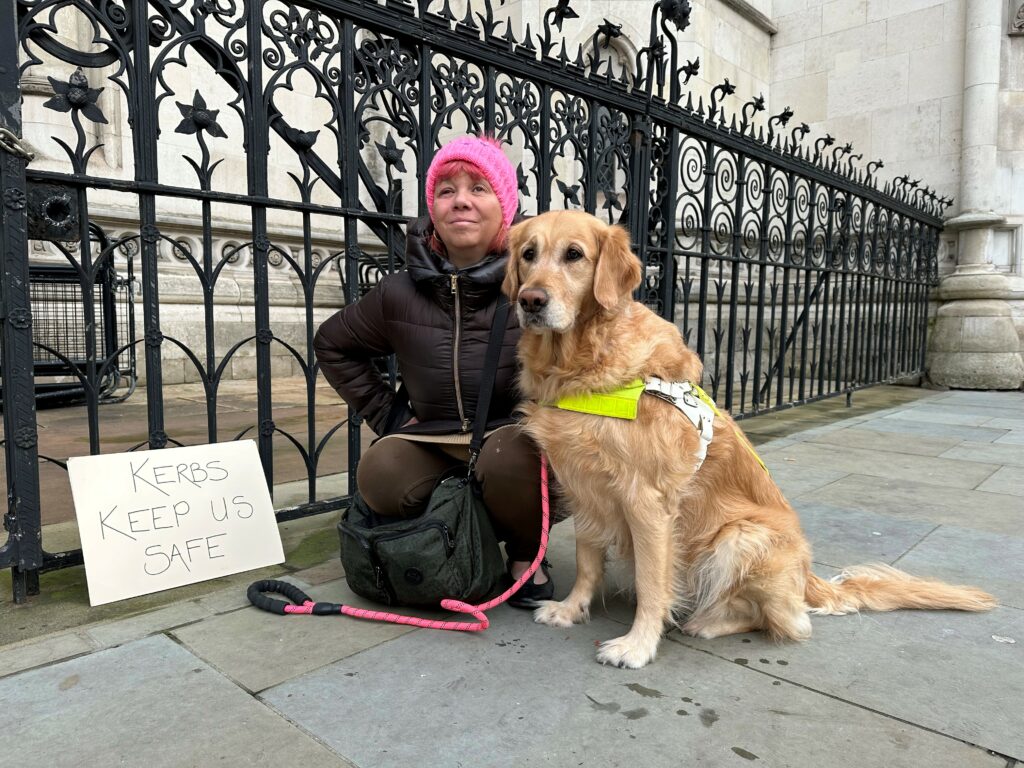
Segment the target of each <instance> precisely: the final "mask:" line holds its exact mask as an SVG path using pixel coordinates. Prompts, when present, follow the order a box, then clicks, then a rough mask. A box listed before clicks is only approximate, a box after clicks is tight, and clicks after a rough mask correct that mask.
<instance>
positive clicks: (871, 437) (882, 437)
mask: <svg viewBox="0 0 1024 768" xmlns="http://www.w3.org/2000/svg"><path fill="white" fill-rule="evenodd" d="M807 442H809V443H825V444H827V445H837V446H842V447H844V448H866V449H867V450H872V451H875V450H878V449H879V448H882V449H884V450H885V451H886V452H887V453H911V454H914V455H917V456H944V455H945V453H944V452H945V451H949V450H951V449H952V448H954V447H956V446H957V445H960V444H961V443H962V441H961V440H960V439H959V438H955V437H921V436H914V437H904V436H902V435H894V434H891V433H888V434H887V433H884V432H875V431H874V430H871V429H866V428H864V427H863V426H854V427H850V428H848V429H843V430H839V431H837V432H829V433H827V434H823V435H813V436H811V437H809V438H808V439H807ZM978 445H986V444H985V443H978ZM976 461H985V459H983V458H978V459H976ZM991 463H993V464H998V463H999V462H998V461H993V462H991Z"/></svg>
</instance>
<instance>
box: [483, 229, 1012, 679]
mask: <svg viewBox="0 0 1024 768" xmlns="http://www.w3.org/2000/svg"><path fill="white" fill-rule="evenodd" d="M510 251H511V257H510V260H509V265H508V272H507V276H506V278H505V282H504V285H503V287H502V289H503V291H504V292H505V294H506V295H507V296H508V297H509V298H510V300H512V301H513V302H515V306H516V311H517V312H518V315H519V321H520V324H521V325H522V328H523V336H522V339H521V341H520V343H519V357H520V360H521V363H522V374H521V389H522V393H523V395H524V398H525V402H524V405H523V408H524V411H525V414H526V418H525V428H526V430H527V431H528V433H529V434H530V435H532V436H533V438H534V439H535V440H536V441H537V442H538V444H539V445H540V446H541V448H542V450H543V451H544V453H546V454H547V456H548V459H549V461H550V464H551V468H552V470H553V472H554V474H555V475H556V477H557V479H558V482H559V484H560V486H561V488H562V491H563V493H564V496H565V501H566V503H567V505H568V507H569V509H570V510H571V512H572V514H573V519H574V521H575V526H576V568H577V573H576V583H575V585H574V586H573V588H572V591H571V592H570V593H569V595H568V596H567V597H566V598H565V599H564V600H562V601H560V602H556V601H549V602H546V603H544V604H542V605H541V607H539V608H538V609H537V610H536V611H535V613H534V618H535V620H536V621H538V622H540V623H542V624H548V625H551V626H555V627H568V626H571V625H572V624H576V623H580V622H585V621H587V619H588V618H589V608H590V604H591V601H592V600H593V597H594V594H595V591H596V590H597V587H598V586H599V585H600V583H601V580H602V578H603V575H604V565H605V555H606V552H608V551H609V550H610V549H612V550H615V551H617V553H618V554H619V555H620V556H621V557H624V558H626V559H628V560H631V561H632V565H633V574H634V580H635V588H636V613H635V616H634V619H633V625H632V627H631V628H630V630H629V632H627V633H626V634H625V635H623V636H622V637H617V638H614V639H612V640H607V641H605V642H604V643H602V644H601V645H600V647H599V649H598V651H597V660H598V661H599V662H601V663H603V664H612V665H616V666H619V667H631V668H638V667H642V666H644V665H645V664H647V663H649V662H650V661H651V660H653V659H654V657H655V654H656V652H657V649H658V643H659V642H660V639H661V635H662V632H663V630H664V629H665V627H666V626H667V625H668V624H669V623H670V622H672V621H673V620H674V619H675V618H676V617H683V618H681V619H679V620H680V621H681V622H682V623H681V628H682V630H683V631H684V632H688V633H690V634H693V635H697V636H699V637H704V638H714V637H720V636H722V635H729V634H733V633H738V632H750V631H753V630H759V629H760V630H764V631H766V632H767V633H768V634H769V635H770V636H771V637H773V638H775V639H776V640H804V639H807V638H808V637H809V636H810V634H811V621H810V618H809V617H808V613H822V614H844V613H850V612H855V611H858V610H859V609H861V608H866V609H870V610H876V611H888V610H893V609H896V608H954V609H958V610H964V611H982V610H986V609H988V608H991V607H993V606H994V605H995V600H994V599H993V598H992V597H991V596H990V595H988V594H986V593H984V592H982V591H981V590H978V589H974V588H972V587H956V586H950V585H947V584H942V583H940V582H936V581H924V580H922V579H918V578H914V577H912V576H908V575H907V574H905V573H902V572H901V571H898V570H896V569H895V568H891V567H889V566H887V565H869V566H859V567H856V568H850V569H848V570H847V571H845V572H844V573H843V574H842V575H841V576H840V577H838V578H837V579H836V580H835V581H831V582H830V581H825V580H823V579H821V578H819V577H818V576H816V575H815V574H814V573H812V572H811V550H810V547H809V545H808V543H807V541H806V539H805V538H804V536H803V533H802V532H801V529H800V523H799V520H798V519H797V515H796V512H794V510H793V508H792V507H791V506H790V505H789V504H788V503H787V502H786V499H785V498H783V495H782V493H781V492H780V491H779V489H778V487H776V485H775V483H774V482H773V481H772V480H771V478H770V476H769V475H768V474H767V472H766V471H765V469H764V468H763V467H762V466H761V465H760V464H759V462H758V460H757V459H756V458H755V454H754V453H753V449H752V448H750V447H749V443H748V442H747V440H746V437H745V436H744V435H743V433H742V432H741V431H740V429H739V428H738V427H737V426H736V424H735V423H734V422H733V420H732V419H731V418H730V417H729V415H728V414H726V413H719V414H717V415H714V416H713V418H714V435H713V439H712V441H711V443H710V445H709V446H708V448H707V456H706V459H705V460H704V462H703V464H702V465H701V466H700V467H699V469H697V465H698V450H699V443H700V438H699V434H698V431H697V429H696V428H695V427H694V424H693V423H691V421H690V420H688V419H687V418H686V417H685V416H684V415H683V414H682V413H681V412H680V411H679V410H678V409H677V408H676V406H675V405H673V404H672V403H671V402H667V401H665V400H662V399H660V398H658V397H655V396H651V395H643V396H641V398H640V401H639V404H638V413H637V417H636V419H635V420H627V419H621V418H611V417H607V416H598V415H592V414H588V413H579V412H575V411H570V410H563V409H560V408H557V407H552V406H553V404H555V403H556V402H558V401H559V399H560V398H563V397H566V396H578V395H581V394H585V393H602V392H609V391H612V390H616V389H618V388H621V387H623V386H624V385H626V384H627V383H629V382H631V381H634V380H636V379H643V380H645V381H647V380H648V379H649V378H650V377H658V378H660V379H662V380H664V381H670V382H685V381H689V382H694V383H699V382H700V381H701V372H702V365H701V361H700V359H699V358H698V357H697V355H696V354H694V353H693V352H691V351H690V350H689V349H687V347H686V345H685V344H684V343H683V340H682V338H681V336H680V333H679V331H678V329H677V328H676V327H675V326H674V325H672V324H671V323H669V322H668V321H666V320H663V319H661V318H660V317H658V316H657V315H655V314H654V313H653V312H651V311H650V310H649V309H647V308H646V307H645V306H644V305H642V304H640V303H638V302H636V301H633V299H632V293H633V290H634V289H635V288H636V287H637V286H638V285H639V284H640V277H641V274H640V263H639V261H638V259H637V258H636V256H635V255H634V254H633V253H632V252H631V250H630V244H629V236H628V234H627V233H626V231H625V230H623V229H622V228H621V227H616V226H608V225H606V224H604V223H602V222H601V221H599V220H598V219H596V218H594V217H592V216H590V215H589V214H586V213H582V212H579V211H557V212H551V213H546V214H543V215H541V216H537V217H536V218H533V219H530V220H528V221H525V222H523V223H521V224H519V225H517V226H516V227H514V228H513V229H512V232H511V234H510Z"/></svg>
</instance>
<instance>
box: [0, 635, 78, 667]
mask: <svg viewBox="0 0 1024 768" xmlns="http://www.w3.org/2000/svg"><path fill="white" fill-rule="evenodd" d="M95 650H96V643H94V642H93V641H91V640H89V639H88V638H87V637H83V636H82V635H79V634H77V633H73V632H69V633H66V634H62V635H53V636H52V637H47V638H45V639H42V640H37V641H35V642H28V643H23V644H21V645H18V646H16V647H8V648H4V649H3V652H2V653H0V677H5V676H6V675H10V674H13V673H15V672H21V671H22V670H25V669H31V668H32V667H39V666H42V665H44V664H50V663H52V662H54V661H60V660H62V659H67V658H70V657H71V656H79V655H81V654H83V653H90V652H92V651H95Z"/></svg>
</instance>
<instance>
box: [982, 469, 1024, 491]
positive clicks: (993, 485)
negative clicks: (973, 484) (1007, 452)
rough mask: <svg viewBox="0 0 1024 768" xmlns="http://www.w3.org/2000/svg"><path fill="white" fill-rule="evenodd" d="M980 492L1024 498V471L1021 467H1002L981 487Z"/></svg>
mask: <svg viewBox="0 0 1024 768" xmlns="http://www.w3.org/2000/svg"><path fill="white" fill-rule="evenodd" d="M978 490H979V491H988V492H989V493H1006V494H1010V495H1011V496H1024V471H1022V470H1021V468H1020V467H1002V468H1000V469H999V471H997V472H995V473H994V474H993V475H992V476H991V477H989V478H988V479H987V480H986V481H985V482H983V483H982V484H981V485H979V486H978Z"/></svg>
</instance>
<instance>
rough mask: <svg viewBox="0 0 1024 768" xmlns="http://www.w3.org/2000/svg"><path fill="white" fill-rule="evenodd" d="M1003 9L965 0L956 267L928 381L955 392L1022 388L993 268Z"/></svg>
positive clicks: (1021, 365) (952, 223)
mask: <svg viewBox="0 0 1024 768" xmlns="http://www.w3.org/2000/svg"><path fill="white" fill-rule="evenodd" d="M1003 6H1004V3H999V2H992V0H967V27H966V40H965V41H964V95H963V144H962V147H961V154H960V211H961V212H960V214H959V215H957V216H955V217H954V218H952V219H950V220H948V221H947V222H946V229H947V230H950V231H954V232H959V244H958V247H957V266H956V269H955V271H954V272H953V274H951V275H949V276H948V277H946V278H945V279H943V280H942V283H941V284H940V285H939V290H938V296H937V298H938V299H939V300H940V301H942V302H943V304H942V306H941V307H939V312H938V317H937V318H936V321H935V327H934V330H933V331H932V336H931V340H930V344H929V347H930V354H929V360H928V362H929V366H928V368H929V370H928V376H929V378H930V379H931V380H932V382H934V383H935V384H938V385H940V386H947V387H954V388H958V389H1017V388H1019V387H1020V386H1021V382H1022V381H1024V361H1022V359H1021V353H1020V340H1019V338H1018V337H1017V332H1016V330H1015V328H1014V325H1013V318H1012V315H1011V313H1010V306H1009V304H1007V303H1006V299H1007V298H1008V297H1009V295H1010V285H1009V282H1008V281H1007V279H1006V278H1005V277H1004V276H1003V275H1002V274H1000V273H998V272H996V271H995V269H994V268H993V266H992V257H991V251H992V248H993V239H994V231H993V228H994V227H996V226H998V225H999V224H1002V223H1003V222H1004V221H1005V219H1004V217H1003V216H1001V215H999V214H998V213H997V212H996V207H997V202H996V200H995V178H996V172H997V165H998V157H997V141H998V127H999V51H1000V46H1001V45H1002V42H1003V19H1002V10H1003Z"/></svg>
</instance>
